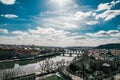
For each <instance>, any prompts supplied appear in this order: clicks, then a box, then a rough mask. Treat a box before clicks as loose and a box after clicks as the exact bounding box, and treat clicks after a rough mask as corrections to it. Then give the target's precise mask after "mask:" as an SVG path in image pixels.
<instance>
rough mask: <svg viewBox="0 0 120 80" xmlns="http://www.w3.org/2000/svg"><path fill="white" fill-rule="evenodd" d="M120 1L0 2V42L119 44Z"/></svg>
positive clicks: (85, 44) (14, 0)
mask: <svg viewBox="0 0 120 80" xmlns="http://www.w3.org/2000/svg"><path fill="white" fill-rule="evenodd" d="M119 6H120V0H92V1H91V0H0V43H1V44H19V45H22V44H24V45H29V44H34V45H40V46H98V45H101V44H107V43H120V22H119V21H120V7H119Z"/></svg>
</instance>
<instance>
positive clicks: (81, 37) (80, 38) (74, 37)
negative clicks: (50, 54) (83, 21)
mask: <svg viewBox="0 0 120 80" xmlns="http://www.w3.org/2000/svg"><path fill="white" fill-rule="evenodd" d="M70 39H74V40H85V39H86V37H85V36H73V37H70Z"/></svg>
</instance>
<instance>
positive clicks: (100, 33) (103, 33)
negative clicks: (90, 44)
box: [86, 30, 120, 37]
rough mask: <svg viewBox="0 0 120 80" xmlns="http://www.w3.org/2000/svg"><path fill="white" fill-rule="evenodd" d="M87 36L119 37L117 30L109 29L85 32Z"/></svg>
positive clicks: (119, 33)
mask: <svg viewBox="0 0 120 80" xmlns="http://www.w3.org/2000/svg"><path fill="white" fill-rule="evenodd" d="M86 35H87V36H92V37H120V32H119V30H109V31H104V30H101V31H98V32H96V33H86Z"/></svg>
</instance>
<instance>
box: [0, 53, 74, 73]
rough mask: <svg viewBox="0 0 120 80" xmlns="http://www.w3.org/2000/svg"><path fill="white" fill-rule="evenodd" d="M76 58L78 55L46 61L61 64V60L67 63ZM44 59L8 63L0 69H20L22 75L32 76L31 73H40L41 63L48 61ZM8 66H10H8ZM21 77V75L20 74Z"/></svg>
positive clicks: (56, 57)
mask: <svg viewBox="0 0 120 80" xmlns="http://www.w3.org/2000/svg"><path fill="white" fill-rule="evenodd" d="M74 56H76V55H73V56H72V57H69V55H67V54H66V55H65V56H61V55H60V56H54V57H50V58H46V59H50V60H52V61H54V62H59V61H61V60H63V59H64V60H65V61H66V62H67V61H68V62H70V61H72V60H73V58H74ZM46 59H45V58H44V60H43V59H42V58H39V59H35V60H29V61H17V62H8V63H2V64H0V68H1V69H4V70H5V69H11V70H12V69H14V70H17V69H18V68H19V69H20V71H21V72H23V73H24V74H23V73H22V75H25V74H31V73H35V72H37V71H38V69H39V68H40V65H39V63H42V62H44V61H45V60H46ZM6 65H8V66H6ZM19 75H20V74H19Z"/></svg>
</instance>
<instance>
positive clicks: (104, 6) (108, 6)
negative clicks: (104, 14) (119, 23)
mask: <svg viewBox="0 0 120 80" xmlns="http://www.w3.org/2000/svg"><path fill="white" fill-rule="evenodd" d="M118 3H120V0H117V1H112V2H108V3H101V4H99V5H98V9H97V11H102V10H110V9H111V8H112V7H113V6H115V5H116V4H118Z"/></svg>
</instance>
